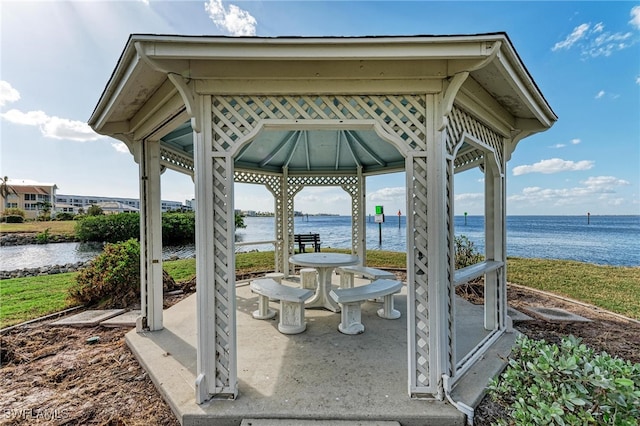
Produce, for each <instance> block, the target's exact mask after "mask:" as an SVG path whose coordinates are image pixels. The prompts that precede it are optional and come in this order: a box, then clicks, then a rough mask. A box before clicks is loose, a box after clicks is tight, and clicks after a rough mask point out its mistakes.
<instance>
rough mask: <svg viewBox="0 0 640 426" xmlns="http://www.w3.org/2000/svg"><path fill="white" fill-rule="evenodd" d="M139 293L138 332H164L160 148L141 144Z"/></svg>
mask: <svg viewBox="0 0 640 426" xmlns="http://www.w3.org/2000/svg"><path fill="white" fill-rule="evenodd" d="M140 146H141V150H140V161H139V176H140V281H141V282H140V290H141V291H140V293H141V301H140V307H141V317H140V318H139V319H138V321H137V322H136V329H137V330H138V331H142V330H150V331H156V330H162V328H163V326H162V300H163V298H162V297H163V294H162V212H161V207H162V201H161V196H160V144H159V143H158V141H151V140H143V141H140Z"/></svg>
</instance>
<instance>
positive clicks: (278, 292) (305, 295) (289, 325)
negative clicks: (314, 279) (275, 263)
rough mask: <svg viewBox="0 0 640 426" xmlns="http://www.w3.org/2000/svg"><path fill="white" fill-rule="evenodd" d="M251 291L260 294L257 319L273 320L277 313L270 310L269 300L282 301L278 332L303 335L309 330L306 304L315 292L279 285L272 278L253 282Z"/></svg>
mask: <svg viewBox="0 0 640 426" xmlns="http://www.w3.org/2000/svg"><path fill="white" fill-rule="evenodd" d="M250 288H251V291H253V292H254V293H257V294H258V310H257V311H255V312H253V317H254V318H255V319H269V318H273V317H274V316H275V315H276V313H275V311H273V310H272V309H269V299H277V300H280V321H279V322H278V331H280V333H283V334H297V333H302V332H303V331H305V330H306V329H307V323H306V322H305V321H304V302H305V301H306V300H307V299H309V298H310V297H311V296H313V291H311V290H305V289H301V288H294V287H289V286H286V285H282V284H278V283H277V282H276V281H275V280H273V279H271V278H261V279H258V280H253V281H251V285H250Z"/></svg>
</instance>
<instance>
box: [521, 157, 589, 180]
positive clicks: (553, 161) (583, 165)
mask: <svg viewBox="0 0 640 426" xmlns="http://www.w3.org/2000/svg"><path fill="white" fill-rule="evenodd" d="M593 163H594V162H593V161H589V160H582V161H577V162H576V161H569V160H563V159H561V158H550V159H548V160H542V161H539V162H537V163H535V164H531V165H523V166H516V167H514V168H513V175H514V176H520V175H526V174H527V173H542V174H545V175H548V174H553V173H560V172H575V171H579V170H589V169H591V168H592V167H593Z"/></svg>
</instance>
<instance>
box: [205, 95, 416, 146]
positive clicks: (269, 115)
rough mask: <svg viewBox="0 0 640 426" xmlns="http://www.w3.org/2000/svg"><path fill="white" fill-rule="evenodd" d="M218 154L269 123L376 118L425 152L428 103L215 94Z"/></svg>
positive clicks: (397, 98) (409, 98) (396, 98)
mask: <svg viewBox="0 0 640 426" xmlns="http://www.w3.org/2000/svg"><path fill="white" fill-rule="evenodd" d="M212 107H213V108H212V114H213V117H212V119H213V123H214V134H213V144H214V151H228V150H229V149H230V148H231V147H232V146H234V144H235V142H236V141H237V140H238V139H239V138H241V137H243V136H246V135H247V134H249V133H250V132H251V131H253V130H254V129H255V127H256V126H257V125H258V123H259V122H260V121H261V120H265V119H276V120H282V119H289V120H300V119H311V120H352V119H357V120H363V119H374V120H376V121H377V122H378V123H379V124H380V125H381V127H382V128H383V129H384V130H385V131H386V132H388V133H389V134H390V135H393V134H395V135H398V136H399V137H400V138H401V139H402V140H404V141H406V143H407V144H408V145H409V146H410V147H411V149H420V150H424V149H425V148H426V128H425V125H424V121H425V115H426V100H425V98H424V96H420V95H382V96H364V95H363V96H215V97H213V104H212Z"/></svg>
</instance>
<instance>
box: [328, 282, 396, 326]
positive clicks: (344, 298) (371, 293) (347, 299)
mask: <svg viewBox="0 0 640 426" xmlns="http://www.w3.org/2000/svg"><path fill="white" fill-rule="evenodd" d="M400 289H402V282H400V281H396V280H385V279H380V280H375V281H373V282H372V283H371V284H366V285H361V286H358V287H352V288H341V289H336V290H331V292H330V293H329V295H330V296H331V298H332V299H333V300H335V301H336V303H339V304H340V305H341V307H342V312H341V314H340V315H341V317H340V325H339V326H338V330H340V332H341V333H344V334H360V333H364V325H362V322H361V318H362V315H361V313H362V310H361V305H362V302H364V301H365V300H367V299H372V298H376V297H384V305H383V307H382V308H380V309H378V312H377V313H378V316H379V317H381V318H385V319H397V318H400V312H399V311H397V310H395V309H394V307H393V294H394V293H397V292H399V291H400Z"/></svg>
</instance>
